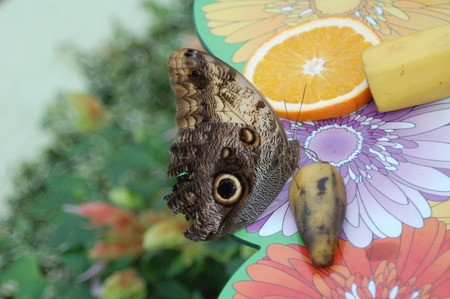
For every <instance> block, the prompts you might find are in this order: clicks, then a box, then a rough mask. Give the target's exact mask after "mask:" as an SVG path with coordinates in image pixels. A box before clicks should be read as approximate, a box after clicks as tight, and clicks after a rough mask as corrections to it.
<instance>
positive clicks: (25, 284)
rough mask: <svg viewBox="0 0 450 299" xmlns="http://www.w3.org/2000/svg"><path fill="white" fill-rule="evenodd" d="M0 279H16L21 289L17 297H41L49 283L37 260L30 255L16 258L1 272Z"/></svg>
mask: <svg viewBox="0 0 450 299" xmlns="http://www.w3.org/2000/svg"><path fill="white" fill-rule="evenodd" d="M0 280H2V281H7V280H12V281H16V282H17V283H18V284H19V290H18V292H17V294H16V296H15V297H16V298H20V299H35V298H40V297H41V296H42V294H43V292H44V289H45V287H46V285H47V282H46V280H45V279H44V277H43V276H42V273H41V272H40V270H39V267H38V265H37V263H36V261H35V260H34V259H33V258H32V257H31V256H28V255H23V256H21V257H20V258H18V259H17V260H15V261H14V262H13V263H12V264H11V265H10V266H9V267H8V268H7V269H6V271H5V272H3V273H2V274H0Z"/></svg>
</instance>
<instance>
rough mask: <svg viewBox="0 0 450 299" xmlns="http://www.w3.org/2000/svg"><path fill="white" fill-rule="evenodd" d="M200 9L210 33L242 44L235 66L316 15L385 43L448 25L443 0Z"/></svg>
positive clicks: (265, 1)
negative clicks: (362, 28) (347, 23)
mask: <svg viewBox="0 0 450 299" xmlns="http://www.w3.org/2000/svg"><path fill="white" fill-rule="evenodd" d="M202 9H203V12H204V13H205V18H206V19H207V20H209V22H208V24H207V25H208V27H209V28H211V33H212V34H214V35H218V36H226V38H225V42H226V43H230V44H234V43H243V45H242V46H241V47H240V48H239V49H238V50H237V51H236V53H235V54H234V56H233V62H236V63H239V62H244V61H246V60H247V59H248V58H249V57H250V55H251V54H252V53H253V52H254V51H255V50H256V48H257V47H258V46H259V45H260V44H261V43H262V42H263V41H265V40H266V39H268V38H269V37H271V36H272V35H274V34H275V33H276V32H277V31H279V30H281V29H283V28H285V27H288V26H293V25H296V24H298V23H301V22H304V21H308V20H311V19H315V18H320V17H326V16H336V15H340V16H349V17H354V18H357V19H359V20H361V21H363V22H364V23H366V24H368V25H369V26H371V27H372V28H373V29H374V30H375V31H376V32H377V33H378V34H379V35H380V36H381V37H382V39H383V40H389V39H392V38H395V37H398V36H401V35H404V34H408V33H410V32H413V31H417V30H421V29H425V28H429V27H433V26H438V25H442V24H446V23H448V22H449V21H450V15H449V12H448V11H449V9H450V3H449V2H448V1H447V0H435V1H429V0H416V1H394V0H381V1H378V0H342V1H331V0H315V1H313V0H312V1H302V0H281V1H274V0H259V1H255V0H218V1H216V3H212V4H209V5H205V6H204V7H203V8H202Z"/></svg>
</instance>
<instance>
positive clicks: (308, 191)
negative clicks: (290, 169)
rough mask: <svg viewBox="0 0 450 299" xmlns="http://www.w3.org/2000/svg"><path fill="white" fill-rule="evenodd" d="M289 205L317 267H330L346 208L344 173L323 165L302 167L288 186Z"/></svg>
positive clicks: (326, 164) (329, 165) (322, 163)
mask: <svg viewBox="0 0 450 299" xmlns="http://www.w3.org/2000/svg"><path fill="white" fill-rule="evenodd" d="M289 202H290V204H291V208H292V212H293V213H294V217H295V221H296V223H297V228H298V232H299V233H300V236H301V238H302V240H303V243H305V246H306V248H307V249H308V251H309V253H310V255H311V260H312V262H313V264H314V266H315V267H322V266H329V265H331V264H332V262H333V257H334V250H335V248H336V245H337V240H338V237H339V232H340V231H341V228H342V222H343V221H344V216H345V209H346V207H347V195H346V191H345V184H344V180H343V179H342V176H341V174H340V173H339V171H338V170H337V169H336V168H335V167H334V166H332V165H331V164H329V163H324V162H321V163H313V164H309V165H307V166H304V167H302V168H300V169H299V171H298V172H297V174H296V175H295V176H294V179H293V180H292V182H291V185H290V186H289Z"/></svg>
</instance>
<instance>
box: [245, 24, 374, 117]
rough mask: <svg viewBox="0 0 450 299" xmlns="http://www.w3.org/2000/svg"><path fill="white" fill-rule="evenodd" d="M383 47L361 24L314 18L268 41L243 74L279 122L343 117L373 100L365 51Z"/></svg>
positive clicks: (366, 27) (254, 55) (367, 27)
mask: <svg viewBox="0 0 450 299" xmlns="http://www.w3.org/2000/svg"><path fill="white" fill-rule="evenodd" d="M380 42H381V39H380V37H379V36H378V35H377V34H376V33H375V31H373V30H372V29H371V28H370V27H369V26H367V25H366V24H364V23H362V22H361V21H359V20H357V19H354V18H350V17H328V18H320V19H315V20H312V21H309V22H305V23H301V24H299V25H296V26H294V27H289V28H287V29H285V30H283V31H280V32H279V33H277V34H276V35H274V36H273V37H271V38H270V39H269V40H267V41H266V42H264V43H263V44H262V45H261V46H260V47H259V48H258V49H257V50H256V51H255V53H254V54H253V55H252V56H251V57H250V59H249V60H248V61H247V64H246V66H245V69H244V75H245V76H246V77H247V78H248V79H249V80H250V81H252V82H253V84H254V85H255V86H256V87H257V88H258V89H259V90H260V91H261V92H262V93H263V94H264V95H265V96H266V97H267V99H268V101H269V102H270V104H271V105H272V107H273V108H274V109H275V111H276V112H277V114H278V115H279V116H280V117H284V118H288V119H292V120H297V119H298V120H303V121H307V120H319V119H327V118H332V117H341V116H345V115H347V114H350V113H351V112H353V111H355V110H357V109H358V108H360V107H362V106H364V105H365V104H366V103H368V102H369V101H370V100H371V99H372V95H371V94H370V90H369V86H368V84H367V80H366V77H365V74H364V69H363V65H362V61H361V52H362V51H363V50H365V49H367V48H369V47H371V46H373V45H376V44H378V43H380ZM299 111H300V114H299Z"/></svg>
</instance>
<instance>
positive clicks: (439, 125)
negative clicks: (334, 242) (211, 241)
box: [247, 98, 450, 247]
mask: <svg viewBox="0 0 450 299" xmlns="http://www.w3.org/2000/svg"><path fill="white" fill-rule="evenodd" d="M285 127H286V130H287V133H288V135H289V136H290V137H291V138H296V139H298V140H300V144H301V145H302V146H304V147H305V148H306V149H307V150H302V151H301V157H300V167H301V166H305V165H307V164H310V163H314V162H317V161H318V158H319V159H320V160H322V161H327V162H330V164H332V165H333V166H335V167H337V168H338V169H339V171H340V173H341V175H342V177H343V178H344V182H345V184H346V189H347V211H346V216H345V220H344V224H343V235H342V236H341V237H343V238H344V239H348V240H349V241H350V242H351V243H352V244H354V245H355V246H357V247H366V246H368V245H369V244H370V243H371V242H372V240H373V239H374V238H386V237H398V236H400V234H401V232H402V224H406V225H408V226H410V227H414V228H420V227H422V226H423V223H424V218H428V217H430V216H431V208H430V205H429V204H428V202H427V200H428V201H432V202H442V201H445V200H447V199H448V197H449V196H450V98H447V99H443V100H440V101H437V102H433V103H430V104H427V105H421V106H416V107H414V108H408V109H403V110H398V111H394V112H389V113H380V112H378V111H377V109H376V106H375V104H374V102H371V103H369V104H368V105H367V106H366V107H364V108H362V109H361V110H359V111H356V112H354V113H352V114H350V115H349V116H346V117H342V118H336V119H329V120H323V121H315V122H305V123H295V122H285ZM313 153H314V154H313ZM316 155H317V156H316ZM317 157H318V158H317ZM288 184H289V182H288ZM288 184H287V185H288ZM247 231H248V232H250V233H252V232H258V233H259V235H260V236H269V235H272V234H275V233H277V232H279V231H282V232H283V234H284V235H286V236H291V235H293V234H294V233H296V232H297V228H296V226H295V220H294V216H293V214H292V212H291V209H290V207H289V201H288V186H286V187H285V188H284V189H283V190H282V192H281V193H280V195H279V196H278V197H277V198H276V199H275V201H274V202H273V203H272V204H271V205H270V206H269V208H268V209H267V210H266V211H265V212H264V213H263V214H262V215H261V216H260V217H259V220H257V221H256V222H255V223H254V224H252V225H250V226H248V227H247Z"/></svg>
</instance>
